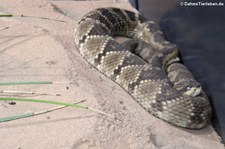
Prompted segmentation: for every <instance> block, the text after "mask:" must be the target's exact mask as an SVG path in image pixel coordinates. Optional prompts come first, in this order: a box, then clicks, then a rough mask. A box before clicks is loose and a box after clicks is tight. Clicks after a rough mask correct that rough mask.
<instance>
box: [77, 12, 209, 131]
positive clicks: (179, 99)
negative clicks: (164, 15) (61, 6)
mask: <svg viewBox="0 0 225 149" xmlns="http://www.w3.org/2000/svg"><path fill="white" fill-rule="evenodd" d="M115 36H125V37H129V38H132V39H135V40H138V41H141V42H142V43H145V44H147V45H149V47H148V46H145V47H144V48H145V50H146V49H147V50H149V51H150V52H148V53H149V55H150V57H146V56H145V55H143V54H141V53H143V51H145V50H143V51H139V52H135V50H132V49H129V48H128V47H126V46H122V45H121V44H119V43H118V42H117V41H116V40H115V38H114V37H115ZM75 43H76V45H77V47H78V48H79V50H80V53H81V55H82V56H83V57H84V59H85V60H87V62H88V63H90V64H91V65H92V66H94V67H95V68H96V69H97V70H99V71H100V72H101V73H103V74H104V75H106V76H107V77H109V78H110V79H111V80H113V81H114V82H116V83H118V84H119V85H120V86H121V87H123V88H124V89H125V90H126V91H127V92H128V93H129V94H131V95H132V96H133V98H134V99H135V100H136V101H137V102H138V103H139V104H140V105H141V106H142V107H143V108H145V109H146V110H147V111H148V112H150V113H151V114H153V115H154V116H156V117H158V118H160V119H163V120H164V121H167V122H169V123H171V124H173V125H176V126H180V127H185V128H192V129H199V128H202V127H204V126H206V125H207V124H208V123H209V121H210V118H211V107H210V104H209V101H208V99H207V98H206V97H205V96H200V95H199V96H197V94H196V95H195V94H194V95H193V96H194V97H192V96H189V95H186V94H185V92H186V91H183V90H182V89H178V87H176V81H175V80H173V74H174V73H176V72H177V71H176V70H174V69H172V68H174V67H176V66H177V65H176V63H173V61H174V59H176V58H177V57H178V52H179V51H178V48H177V46H176V45H174V44H172V43H170V42H168V41H167V40H166V39H165V37H164V35H163V33H162V31H161V30H160V27H159V26H158V25H156V24H155V23H154V22H153V21H150V20H148V19H146V18H145V17H144V16H142V15H140V14H138V13H134V12H131V11H128V10H123V9H118V8H99V9H96V10H94V11H91V12H89V13H88V14H87V15H85V16H84V17H83V18H82V19H81V20H80V21H79V22H78V24H77V26H76V28H75ZM142 49H143V48H142ZM142 56H143V57H144V58H143V57H142ZM174 64H175V65H174ZM178 69H179V68H178ZM182 69H183V68H182ZM189 77H190V78H192V76H189ZM181 80H182V79H181ZM184 82H188V80H184ZM194 82H196V81H194ZM193 88H194V86H193ZM197 88H198V87H197ZM188 94H189V93H188ZM191 94H192V93H191Z"/></svg>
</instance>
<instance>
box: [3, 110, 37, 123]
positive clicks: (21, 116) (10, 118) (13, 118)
mask: <svg viewBox="0 0 225 149" xmlns="http://www.w3.org/2000/svg"><path fill="white" fill-rule="evenodd" d="M33 115H34V113H33V112H32V113H26V114H20V115H15V116H9V117H2V118H0V123H2V122H8V121H12V120H17V119H21V118H27V117H31V116H33Z"/></svg>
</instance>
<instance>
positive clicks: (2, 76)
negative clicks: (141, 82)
mask: <svg viewBox="0 0 225 149" xmlns="http://www.w3.org/2000/svg"><path fill="white" fill-rule="evenodd" d="M106 6H115V7H120V8H126V9H131V10H134V9H133V8H131V6H130V5H129V4H128V3H126V2H122V1H110V0H107V1H106V0H105V1H102V0H99V1H95V2H94V1H45V0H35V1H34V0H16V1H15V0H1V1H0V12H6V13H12V14H14V15H21V14H23V15H30V16H37V17H47V18H51V19H58V20H62V21H65V22H60V21H55V20H46V19H40V18H31V17H18V16H17V17H16V16H15V17H11V18H0V28H3V27H9V28H8V29H5V30H1V31H0V66H1V67H0V81H1V82H8V81H57V82H64V83H62V84H51V85H23V86H4V87H1V90H21V91H32V92H40V93H51V94H56V93H58V94H61V96H54V95H39V96H31V97H32V98H37V99H48V100H56V101H64V102H70V103H72V102H78V101H81V100H84V99H86V101H85V102H84V103H82V104H84V105H87V106H89V107H92V108H95V109H98V110H101V111H104V112H107V113H110V114H111V115H113V116H115V117H117V118H118V119H117V120H116V119H113V118H111V117H108V116H105V115H102V114H99V113H97V112H93V111H91V110H84V109H74V108H64V109H61V110H58V111H54V112H51V113H47V114H44V115H39V116H35V117H30V118H26V119H19V120H15V121H10V122H5V123H0V148H1V149H31V148H32V149H33V148H34V149H53V148H54V149H64V148H65V149H89V148H90V149H175V148H177V149H180V148H182V149H215V148H216V149H223V148H224V147H223V145H222V144H221V143H220V140H219V137H218V135H217V134H216V133H215V131H214V129H213V128H212V126H211V125H209V126H208V127H206V128H204V129H202V130H187V129H182V128H178V127H175V126H172V125H170V124H168V123H166V122H164V121H162V120H160V119H158V118H155V117H154V116H152V115H151V114H149V113H148V112H147V111H145V110H144V109H142V108H141V106H140V105H139V104H138V103H136V102H135V101H134V100H133V98H132V97H131V96H130V95H129V94H128V93H126V92H125V91H124V90H123V89H122V88H121V87H119V86H118V85H117V84H115V83H114V82H112V81H111V80H110V79H108V78H106V77H105V76H104V75H102V74H100V73H99V72H98V71H96V70H95V69H93V68H92V67H91V66H90V65H89V64H88V63H87V62H86V61H85V60H84V59H83V58H82V57H81V55H80V54H79V52H78V49H77V48H76V47H75V44H74V39H73V31H74V27H75V25H76V23H77V21H78V20H79V18H80V17H82V16H83V15H84V14H85V13H87V12H88V11H90V10H92V9H94V8H97V7H106ZM68 82H71V83H72V84H69V83H68ZM52 107H55V106H54V105H47V104H38V103H35V104H34V103H24V102H16V105H9V104H8V103H6V102H0V117H6V116H11V115H16V114H21V113H25V112H27V111H40V110H45V109H48V108H52Z"/></svg>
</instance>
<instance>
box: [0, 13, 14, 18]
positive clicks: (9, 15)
mask: <svg viewBox="0 0 225 149" xmlns="http://www.w3.org/2000/svg"><path fill="white" fill-rule="evenodd" d="M12 16H13V15H12V14H0V17H12Z"/></svg>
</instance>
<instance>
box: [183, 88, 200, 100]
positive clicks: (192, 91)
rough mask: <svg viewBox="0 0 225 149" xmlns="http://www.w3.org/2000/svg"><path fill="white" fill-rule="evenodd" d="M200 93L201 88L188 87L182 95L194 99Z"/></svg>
mask: <svg viewBox="0 0 225 149" xmlns="http://www.w3.org/2000/svg"><path fill="white" fill-rule="evenodd" d="M201 91H202V88H201V86H188V87H187V88H186V91H185V92H184V94H185V95H187V96H192V97H195V96H198V95H199V94H200V93H201Z"/></svg>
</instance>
